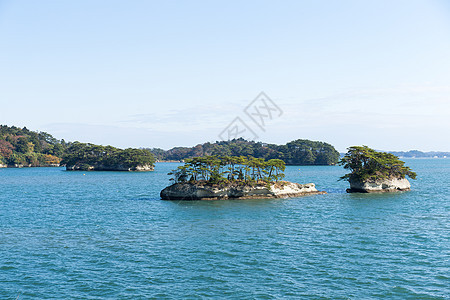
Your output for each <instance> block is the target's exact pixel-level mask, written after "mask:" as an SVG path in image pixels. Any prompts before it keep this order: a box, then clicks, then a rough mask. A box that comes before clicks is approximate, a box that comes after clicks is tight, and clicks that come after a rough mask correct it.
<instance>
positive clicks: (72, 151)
mask: <svg viewBox="0 0 450 300" xmlns="http://www.w3.org/2000/svg"><path fill="white" fill-rule="evenodd" d="M154 162H155V159H154V157H153V155H152V154H151V152H150V151H148V150H143V149H132V148H128V149H124V150H122V149H119V148H115V147H112V146H100V145H94V144H85V143H80V142H74V143H71V144H70V146H69V147H68V148H67V150H66V153H65V154H64V156H63V159H62V161H61V164H66V165H68V166H75V165H76V166H78V167H79V168H81V169H83V170H84V169H86V170H87V169H89V166H93V167H94V169H95V167H101V168H102V169H115V168H116V167H117V166H121V167H123V168H135V167H137V166H140V165H151V166H153V165H154ZM86 166H87V167H86Z"/></svg>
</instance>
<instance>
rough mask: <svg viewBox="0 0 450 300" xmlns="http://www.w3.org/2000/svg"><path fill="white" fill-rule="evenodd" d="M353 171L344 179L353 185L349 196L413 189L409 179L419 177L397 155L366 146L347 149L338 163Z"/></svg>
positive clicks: (348, 190)
mask: <svg viewBox="0 0 450 300" xmlns="http://www.w3.org/2000/svg"><path fill="white" fill-rule="evenodd" d="M339 164H340V165H342V166H343V167H344V169H348V170H350V171H351V172H350V173H349V174H346V175H344V176H342V177H341V180H347V181H348V182H349V183H350V188H349V189H347V192H348V193H380V192H398V191H409V190H411V184H410V183H409V181H408V179H406V176H408V177H410V178H411V179H415V178H416V176H417V174H416V173H415V172H413V171H412V170H411V169H410V168H409V167H406V166H405V163H404V162H403V161H401V160H399V159H398V157H397V156H395V155H393V154H391V153H387V152H378V151H375V150H373V149H371V148H369V147H367V146H353V147H350V148H348V152H347V154H346V155H345V156H344V157H343V158H342V159H341V161H340V162H339Z"/></svg>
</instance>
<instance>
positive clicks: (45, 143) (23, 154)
mask: <svg viewBox="0 0 450 300" xmlns="http://www.w3.org/2000/svg"><path fill="white" fill-rule="evenodd" d="M66 147H67V144H66V143H65V141H64V140H57V139H55V138H54V137H53V136H52V135H50V134H48V133H46V132H35V131H31V130H28V129H27V128H26V127H24V128H19V127H15V126H11V127H10V126H6V125H0V164H2V165H9V166H34V167H38V166H52V165H58V164H59V163H60V161H61V159H60V157H61V156H62V155H63V153H64V152H65V149H66Z"/></svg>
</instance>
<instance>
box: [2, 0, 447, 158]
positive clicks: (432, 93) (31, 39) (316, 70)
mask: <svg viewBox="0 0 450 300" xmlns="http://www.w3.org/2000/svg"><path fill="white" fill-rule="evenodd" d="M261 91H264V92H265V93H267V95H268V96H269V97H270V98H271V99H272V100H273V101H274V102H275V103H276V104H277V105H278V106H279V108H280V109H281V110H282V111H283V114H282V115H281V116H280V117H274V118H273V119H272V120H268V121H267V123H266V124H265V127H264V129H265V131H262V130H261V129H260V128H258V127H256V126H255V125H254V124H252V123H251V122H250V121H249V120H248V119H246V117H247V116H246V115H245V114H244V112H243V110H244V109H245V107H246V106H247V105H248V104H249V103H250V102H251V101H252V100H253V99H254V98H255V97H256V96H257V95H258V94H259V93H260V92H261ZM235 117H241V118H242V119H243V120H244V121H245V122H246V124H249V127H251V128H252V129H253V130H254V131H255V132H256V133H257V135H258V138H257V140H260V141H264V142H269V143H277V144H284V143H286V142H289V141H291V140H294V139H298V138H306V139H311V140H320V141H325V142H328V143H331V144H332V145H334V146H335V147H336V148H337V149H338V150H339V151H341V152H342V151H344V150H345V148H346V147H348V146H352V145H362V144H365V145H368V146H370V147H372V148H375V149H382V150H411V149H418V150H422V151H432V150H436V151H450V139H449V138H448V132H449V129H450V2H449V1H446V0H428V1H425V0H422V1H418V0H412V1H411V0H408V1H406V0H398V1H387V0H376V1H375V0H368V1H357V0H354V1H349V0H343V1H332V0H326V1H325V0H319V1H111V0H109V1H100V0H99V1H86V0H81V1H56V0H54V1H49V0H42V1H31V0H28V1H22V0H17V1H8V0H0V124H6V125H15V126H20V127H23V126H26V127H27V128H29V129H32V130H40V131H47V132H49V133H51V134H53V135H54V136H55V137H57V138H64V139H65V140H68V141H75V140H78V141H82V142H92V143H97V144H103V145H106V144H110V145H114V146H118V147H160V148H164V149H168V148H171V147H174V146H193V145H196V144H198V143H202V142H206V141H210V142H213V141H216V140H219V134H220V133H221V132H222V130H223V129H224V128H225V127H226V126H227V125H228V124H229V123H230V122H231V121H232V120H233V119H234V118H235Z"/></svg>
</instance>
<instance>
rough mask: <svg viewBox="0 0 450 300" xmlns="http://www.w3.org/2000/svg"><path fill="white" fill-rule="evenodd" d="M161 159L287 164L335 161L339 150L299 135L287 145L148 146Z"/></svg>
mask: <svg viewBox="0 0 450 300" xmlns="http://www.w3.org/2000/svg"><path fill="white" fill-rule="evenodd" d="M149 150H150V151H151V152H152V153H153V155H154V156H155V158H156V159H157V160H159V161H182V160H184V159H187V158H193V157H201V156H211V155H216V156H252V157H256V158H264V159H266V160H269V159H281V160H283V161H284V162H285V163H286V164H287V165H334V164H336V163H337V162H338V161H339V152H338V151H336V149H335V148H334V147H333V146H332V145H330V144H328V143H324V142H318V141H310V140H302V139H298V140H295V141H292V142H289V143H287V144H285V145H276V144H267V143H262V142H254V141H247V140H244V139H242V138H239V139H234V140H230V141H218V142H215V143H209V142H208V143H204V144H199V145H197V146H194V147H175V148H172V149H170V150H167V151H165V150H163V149H160V148H151V149H149Z"/></svg>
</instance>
